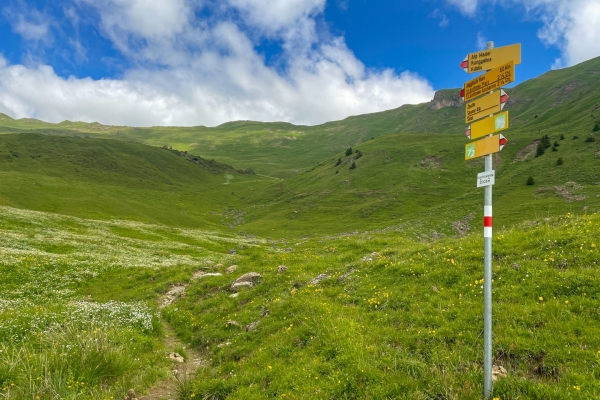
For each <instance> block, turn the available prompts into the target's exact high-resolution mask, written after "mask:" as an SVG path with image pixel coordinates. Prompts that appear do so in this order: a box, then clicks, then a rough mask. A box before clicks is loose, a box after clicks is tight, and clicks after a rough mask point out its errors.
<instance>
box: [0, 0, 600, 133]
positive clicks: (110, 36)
mask: <svg viewBox="0 0 600 400" xmlns="http://www.w3.org/2000/svg"><path fill="white" fill-rule="evenodd" d="M0 35H1V37H2V41H0V112H3V113H6V114H8V115H10V116H12V117H14V118H23V117H32V118H39V119H42V120H46V121H51V122H60V121H62V120H65V119H69V120H81V121H89V122H91V121H99V122H102V123H105V124H115V125H136V126H151V125H185V126H190V125H207V126H214V125H218V124H220V123H223V122H227V121H230V120H240V119H250V120H259V121H288V122H292V123H297V124H309V125H312V124H318V123H323V122H326V121H330V120H336V119H342V118H345V117H346V116H349V115H356V114H363V113H367V112H375V111H381V110H386V109H392V108H396V107H399V106H401V105H402V104H406V103H420V102H425V101H429V100H430V99H431V98H432V96H433V94H434V92H435V90H439V89H442V88H453V87H459V86H462V83H463V82H465V81H466V80H468V79H470V78H472V76H469V75H467V74H466V73H465V72H464V71H462V70H461V69H460V68H459V63H460V62H461V61H462V59H463V57H464V56H465V55H466V54H467V53H469V52H473V51H476V50H479V49H481V48H483V47H484V46H485V42H486V41H488V40H492V41H494V42H495V45H496V46H503V45H508V44H513V43H521V44H522V49H523V54H522V61H523V62H522V64H521V65H520V66H518V67H517V83H518V82H522V81H524V80H527V79H530V78H533V77H536V76H538V75H540V74H542V73H544V72H546V71H548V70H549V69H551V68H562V67H566V66H570V65H573V64H576V63H579V62H582V61H585V60H587V59H590V58H593V57H596V56H600V1H598V0H505V1H497V0H414V1H397V0H396V1H392V0H169V1H165V0H47V1H42V0H4V1H3V2H2V5H0Z"/></svg>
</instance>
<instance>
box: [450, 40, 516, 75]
mask: <svg viewBox="0 0 600 400" xmlns="http://www.w3.org/2000/svg"><path fill="white" fill-rule="evenodd" d="M509 61H514V62H515V65H517V64H521V43H517V44H511V45H510V46H504V47H496V48H495V49H489V50H481V51H476V52H475V53H471V54H468V55H467V56H466V57H465V59H464V60H463V61H462V62H461V63H460V67H461V68H462V69H463V70H465V72H467V73H469V74H472V73H474V72H481V71H486V70H489V69H493V68H497V67H499V66H501V65H503V64H506V63H507V62H509Z"/></svg>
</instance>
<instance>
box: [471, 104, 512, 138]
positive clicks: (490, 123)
mask: <svg viewBox="0 0 600 400" xmlns="http://www.w3.org/2000/svg"><path fill="white" fill-rule="evenodd" d="M505 129H508V111H504V112H503V113H500V114H496V115H492V116H491V117H487V118H486V119H482V120H481V121H477V122H473V123H472V124H471V125H469V126H468V127H467V131H466V132H465V135H467V137H468V138H469V139H471V140H473V139H477V138H480V137H482V136H485V135H490V134H492V133H496V132H500V131H503V130H505Z"/></svg>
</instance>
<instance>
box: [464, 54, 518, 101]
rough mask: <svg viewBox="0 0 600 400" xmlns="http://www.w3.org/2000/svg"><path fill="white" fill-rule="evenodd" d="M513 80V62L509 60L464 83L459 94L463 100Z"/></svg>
mask: <svg viewBox="0 0 600 400" xmlns="http://www.w3.org/2000/svg"><path fill="white" fill-rule="evenodd" d="M514 81H515V63H514V62H513V61H510V62H508V63H506V64H504V65H501V66H500V67H498V68H495V69H493V70H491V71H489V72H487V73H485V74H483V75H481V76H478V77H477V78H475V79H472V80H470V81H469V82H467V83H465V86H464V88H463V90H461V92H460V96H461V97H463V98H464V99H465V101H468V100H471V99H474V98H475V97H479V96H481V95H484V94H486V93H489V92H491V91H492V90H496V89H499V88H501V87H502V86H504V85H508V84H509V83H512V82H514Z"/></svg>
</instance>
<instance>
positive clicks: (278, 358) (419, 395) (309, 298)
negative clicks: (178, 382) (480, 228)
mask: <svg viewBox="0 0 600 400" xmlns="http://www.w3.org/2000/svg"><path fill="white" fill-rule="evenodd" d="M598 222H599V218H598V216H596V215H593V216H580V217H573V216H572V215H570V214H569V215H567V216H565V217H562V218H553V219H546V220H543V221H539V222H537V223H533V224H525V225H521V226H519V227H516V228H514V229H512V230H509V231H503V232H502V233H500V234H497V236H496V238H495V240H494V250H493V251H494V284H493V286H494V291H493V296H494V350H493V352H494V364H497V365H502V366H504V367H505V368H506V369H507V370H508V377H507V378H505V379H502V380H500V381H499V382H497V383H496V384H495V388H494V397H495V398H500V399H590V398H597V397H598V396H600V384H598V382H599V381H598V377H599V376H600V375H599V374H600V365H599V363H600V335H598V331H599V330H598V328H599V327H600V326H599V325H600V320H599V318H598V313H597V310H598V289H599V288H600V280H599V279H598V274H597V269H598V264H599V263H600V258H599V257H598V255H599V254H598V248H597V246H598V245H600V244H599V243H598V235H599V233H600V232H599V231H598ZM286 245H287V246H288V247H289V249H291V250H292V251H287V252H286V251H283V249H281V248H280V247H279V248H272V249H269V248H264V247H262V248H261V247H256V248H252V249H251V250H249V251H244V252H240V253H241V254H240V255H238V256H236V258H237V259H236V260H235V263H236V264H238V265H239V267H240V268H239V269H238V272H239V273H238V274H236V275H235V276H237V275H240V274H242V273H244V272H250V271H256V272H259V273H261V274H262V275H263V281H262V282H261V283H260V284H259V285H257V286H256V287H255V288H253V289H249V290H245V291H242V292H241V293H240V295H239V296H238V297H236V298H231V297H230V293H231V292H230V291H228V285H229V283H231V281H232V280H233V278H234V277H235V276H223V277H210V278H206V280H202V281H199V282H197V283H194V284H193V285H192V286H191V288H190V290H189V295H188V296H187V297H186V298H184V299H182V300H180V301H179V302H177V303H176V304H174V305H172V306H171V307H169V308H167V309H166V310H165V311H164V314H165V316H166V318H167V319H168V321H170V323H171V324H173V325H174V326H175V327H176V329H177V331H178V333H179V334H180V335H181V337H182V338H184V340H185V341H189V342H190V343H192V344H193V345H195V346H197V347H198V348H203V349H207V350H208V352H209V355H208V356H209V357H210V360H211V364H210V366H209V367H208V368H205V369H201V370H200V373H199V376H198V377H197V379H196V380H195V381H194V383H193V385H188V386H187V391H186V393H185V396H181V397H180V398H181V399H183V398H188V396H192V395H194V396H196V397H198V398H211V399H225V398H227V399H262V398H292V399H293V398H295V399H330V398H337V399H358V398H360V399H365V398H372V399H404V398H405V399H477V398H480V397H481V393H482V346H483V344H482V326H483V321H482V309H483V304H482V302H483V298H482V295H483V289H482V283H483V281H482V279H483V278H482V275H483V270H482V239H481V237H480V235H470V236H468V237H466V238H463V239H443V240H440V241H437V242H434V243H420V242H414V241H411V240H407V239H405V238H403V237H402V236H400V235H397V234H394V233H361V234H356V235H339V236H335V237H315V238H311V239H305V240H301V241H298V242H289V243H287V244H286ZM281 264H284V265H286V266H287V267H288V268H289V269H288V271H287V272H285V273H283V274H278V273H277V272H276V271H277V266H278V265H281ZM351 271H352V272H351ZM321 273H326V274H328V275H329V276H330V277H331V279H327V280H325V281H323V282H322V283H321V284H320V285H309V284H308V282H309V281H310V280H311V279H312V278H314V277H315V276H317V275H318V274H321ZM348 273H350V274H349V275H348V276H347V277H346V279H343V280H340V277H341V276H343V275H344V274H348ZM231 321H236V322H238V323H239V324H240V325H241V327H238V326H236V325H235V324H231ZM256 321H258V325H257V327H256V329H255V330H253V331H248V332H247V331H246V330H245V329H244V326H246V325H248V324H250V323H252V322H256Z"/></svg>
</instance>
